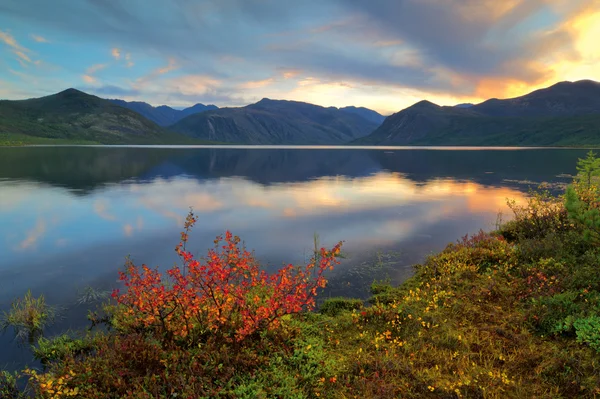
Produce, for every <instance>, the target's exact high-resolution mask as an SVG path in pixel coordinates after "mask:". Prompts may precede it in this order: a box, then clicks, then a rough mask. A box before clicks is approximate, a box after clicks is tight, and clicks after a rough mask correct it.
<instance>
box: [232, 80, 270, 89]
mask: <svg viewBox="0 0 600 399" xmlns="http://www.w3.org/2000/svg"><path fill="white" fill-rule="evenodd" d="M273 82H274V79H273V78H268V79H263V80H254V81H250V82H245V83H241V84H239V85H238V88H240V89H258V88H261V87H265V86H269V85H270V84H272V83H273Z"/></svg>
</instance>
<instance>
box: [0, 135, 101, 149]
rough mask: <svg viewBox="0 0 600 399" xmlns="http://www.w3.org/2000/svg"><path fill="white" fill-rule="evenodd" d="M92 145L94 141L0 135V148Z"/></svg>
mask: <svg viewBox="0 0 600 399" xmlns="http://www.w3.org/2000/svg"><path fill="white" fill-rule="evenodd" d="M35 144H38V145H39V144H45V145H67V144H68V145H94V144H100V143H97V142H95V141H85V140H69V139H54V138H47V137H36V136H28V135H26V134H11V133H0V147H19V146H23V145H35Z"/></svg>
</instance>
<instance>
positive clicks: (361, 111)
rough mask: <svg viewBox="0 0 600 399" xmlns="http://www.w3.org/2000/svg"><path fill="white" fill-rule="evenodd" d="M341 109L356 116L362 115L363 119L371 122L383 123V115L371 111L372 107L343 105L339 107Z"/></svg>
mask: <svg viewBox="0 0 600 399" xmlns="http://www.w3.org/2000/svg"><path fill="white" fill-rule="evenodd" d="M340 110H341V111H344V112H349V113H352V114H356V115H358V116H362V117H363V118H364V119H366V120H368V121H371V122H373V123H376V124H378V125H381V123H383V121H384V120H385V116H383V115H381V114H380V113H378V112H376V111H373V110H372V109H369V108H365V107H352V106H351V107H343V108H340Z"/></svg>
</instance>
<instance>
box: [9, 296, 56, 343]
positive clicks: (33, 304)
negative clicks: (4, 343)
mask: <svg viewBox="0 0 600 399" xmlns="http://www.w3.org/2000/svg"><path fill="white" fill-rule="evenodd" d="M55 316H56V309H55V308H54V307H52V306H50V305H48V304H47V303H46V299H45V298H44V296H43V295H40V296H39V297H37V298H35V297H34V296H33V294H32V293H31V290H29V291H27V293H26V294H25V296H24V297H23V298H17V299H16V300H15V301H14V302H13V303H12V305H11V308H10V310H9V311H8V312H4V313H3V315H2V317H1V318H0V326H1V327H2V329H3V330H4V331H6V330H7V329H8V328H12V329H13V330H14V332H15V335H16V337H17V338H18V339H20V340H25V339H28V340H29V342H30V343H33V341H34V339H35V338H36V337H37V336H39V335H40V334H41V333H42V332H43V330H44V328H46V326H48V325H49V324H51V323H52V322H53V321H54V318H55Z"/></svg>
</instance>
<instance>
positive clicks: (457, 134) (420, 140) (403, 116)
mask: <svg viewBox="0 0 600 399" xmlns="http://www.w3.org/2000/svg"><path fill="white" fill-rule="evenodd" d="M352 144H360V145H529V146H536V145H545V146H547V145H589V144H600V84H598V83H596V82H592V81H578V82H562V83H558V84H556V85H554V86H551V87H549V88H546V89H541V90H537V91H534V92H532V93H530V94H527V95H525V96H522V97H517V98H512V99H506V100H498V99H491V100H488V101H485V102H483V103H481V104H477V105H473V106H471V107H468V108H460V107H440V106H438V105H435V104H433V103H430V102H428V101H421V102H419V103H417V104H415V105H413V106H411V107H409V108H406V109H404V110H402V111H400V112H398V113H396V114H394V115H391V116H389V117H388V118H386V120H385V121H384V122H383V124H382V125H381V126H380V127H379V128H378V129H377V130H375V131H374V132H373V133H371V134H370V135H369V136H367V137H364V138H362V139H359V140H356V141H354V142H352Z"/></svg>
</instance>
